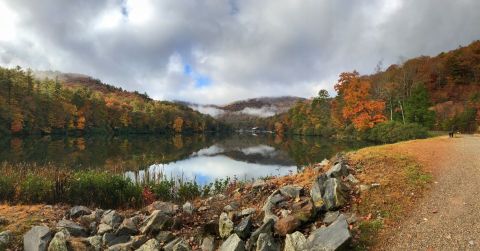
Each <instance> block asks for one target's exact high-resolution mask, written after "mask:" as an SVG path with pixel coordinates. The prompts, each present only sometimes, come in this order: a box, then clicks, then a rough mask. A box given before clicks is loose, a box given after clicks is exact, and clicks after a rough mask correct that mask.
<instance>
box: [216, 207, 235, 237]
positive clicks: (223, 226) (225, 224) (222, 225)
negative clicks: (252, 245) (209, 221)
mask: <svg viewBox="0 0 480 251" xmlns="http://www.w3.org/2000/svg"><path fill="white" fill-rule="evenodd" d="M232 231H233V222H232V221H231V220H230V219H229V218H228V215H227V214H226V213H222V214H221V215H220V218H219V219H218V232H219V233H220V237H222V238H227V237H228V236H230V233H232Z"/></svg>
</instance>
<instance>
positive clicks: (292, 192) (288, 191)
mask: <svg viewBox="0 0 480 251" xmlns="http://www.w3.org/2000/svg"><path fill="white" fill-rule="evenodd" d="M302 189H303V187H300V186H294V185H288V186H284V187H282V188H280V194H281V195H283V196H284V197H288V198H292V199H296V198H300V192H301V191H302Z"/></svg>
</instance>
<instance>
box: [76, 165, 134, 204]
mask: <svg viewBox="0 0 480 251" xmlns="http://www.w3.org/2000/svg"><path fill="white" fill-rule="evenodd" d="M68 198H69V201H70V202H71V203H73V204H82V205H85V204H87V205H98V206H101V207H105V208H114V207H119V206H127V205H134V206H135V205H140V204H141V203H142V188H141V187H140V186H138V185H135V184H134V183H133V182H132V181H131V180H130V179H128V178H126V177H123V176H121V175H112V174H108V173H98V172H79V173H76V174H75V175H74V177H73V179H72V180H71V181H70V184H69V190H68Z"/></svg>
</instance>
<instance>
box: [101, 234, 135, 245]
mask: <svg viewBox="0 0 480 251" xmlns="http://www.w3.org/2000/svg"><path fill="white" fill-rule="evenodd" d="M131 240H132V237H130V236H128V235H121V236H116V235H114V234H112V233H106V234H105V235H103V239H102V242H103V244H105V245H106V246H109V247H110V246H114V245H117V244H120V243H127V242H129V241H131Z"/></svg>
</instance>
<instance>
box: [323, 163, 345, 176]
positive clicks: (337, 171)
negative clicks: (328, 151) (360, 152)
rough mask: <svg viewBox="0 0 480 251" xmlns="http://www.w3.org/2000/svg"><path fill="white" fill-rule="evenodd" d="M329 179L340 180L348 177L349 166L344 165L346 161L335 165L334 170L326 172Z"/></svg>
mask: <svg viewBox="0 0 480 251" xmlns="http://www.w3.org/2000/svg"><path fill="white" fill-rule="evenodd" d="M326 175H327V177H329V178H340V177H342V176H347V175H348V166H347V165H346V164H345V163H344V161H340V162H338V163H337V164H335V165H334V166H333V167H332V168H330V169H329V170H328V171H327V172H326Z"/></svg>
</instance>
